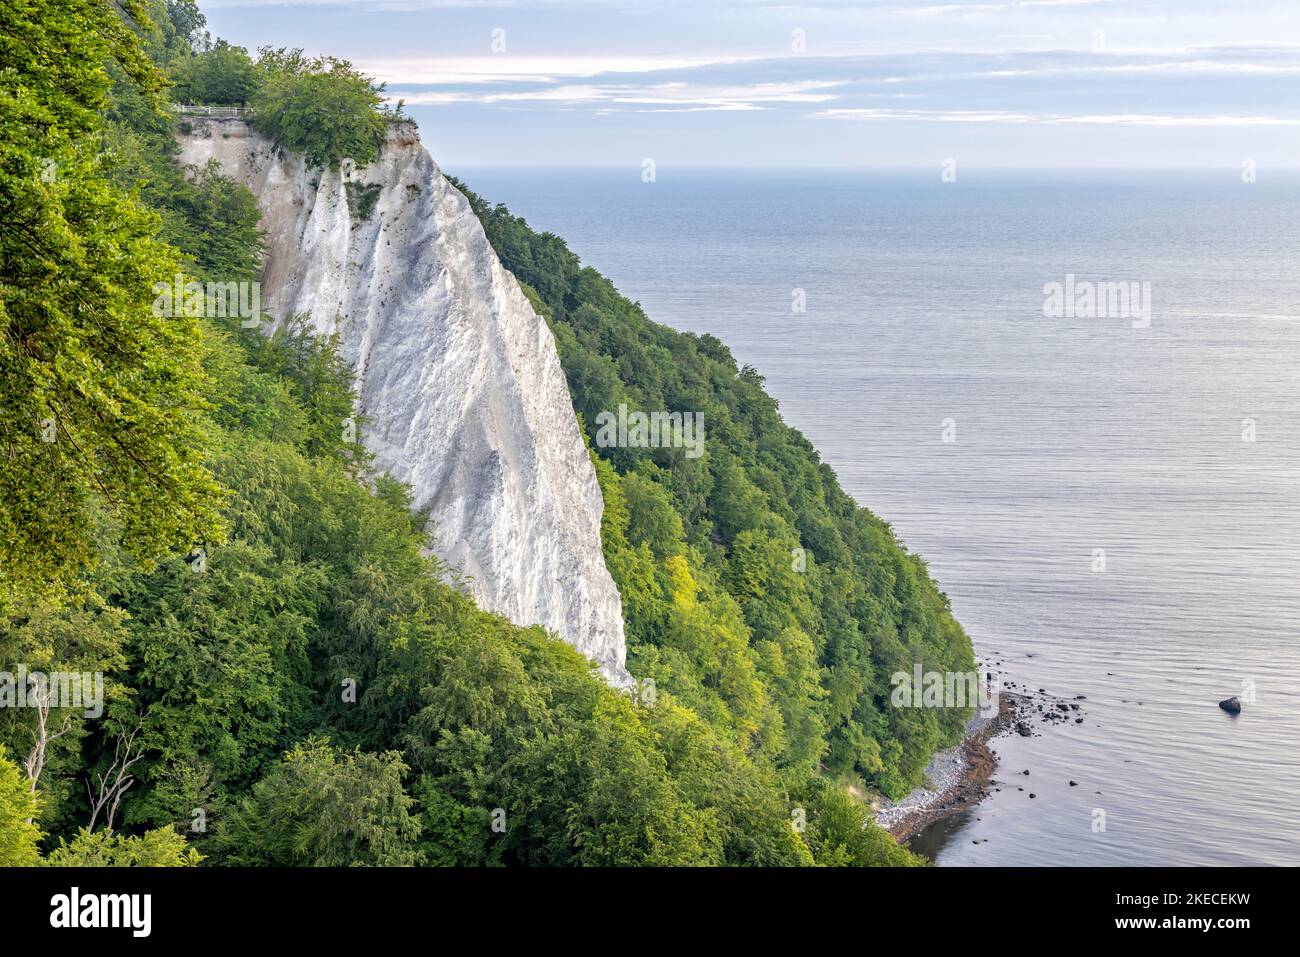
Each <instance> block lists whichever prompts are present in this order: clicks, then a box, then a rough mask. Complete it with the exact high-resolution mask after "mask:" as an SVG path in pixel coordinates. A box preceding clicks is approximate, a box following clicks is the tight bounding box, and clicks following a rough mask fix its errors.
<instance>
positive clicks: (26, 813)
mask: <svg viewBox="0 0 1300 957" xmlns="http://www.w3.org/2000/svg"><path fill="white" fill-rule="evenodd" d="M27 785H28V781H27V778H26V777H25V776H24V775H23V773H22V771H20V770H19V769H18V766H17V765H16V764H14V763H13V762H12V761H10V760H9V759H8V758H7V757H5V748H4V745H3V744H0V867H26V866H30V865H32V864H36V863H39V861H40V857H41V855H40V851H39V849H38V844H39V842H40V839H41V832H40V829H39V828H37V827H36V825H35V824H34V823H33V820H32V819H33V818H35V817H36V816H37V814H38V813H39V811H40V802H39V801H38V800H37V799H36V795H35V794H33V793H32V792H31V790H30V789H29V788H28V786H27Z"/></svg>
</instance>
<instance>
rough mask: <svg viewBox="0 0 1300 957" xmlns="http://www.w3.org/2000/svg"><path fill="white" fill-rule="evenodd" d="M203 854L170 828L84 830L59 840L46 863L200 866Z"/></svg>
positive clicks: (94, 865) (108, 865)
mask: <svg viewBox="0 0 1300 957" xmlns="http://www.w3.org/2000/svg"><path fill="white" fill-rule="evenodd" d="M202 860H203V856H202V855H201V854H199V852H198V851H196V850H195V849H194V848H192V847H190V846H189V845H188V844H186V843H185V838H183V837H182V836H181V835H179V834H177V833H176V832H175V831H174V830H172V829H171V828H170V827H162V828H158V829H157V830H153V831H147V832H145V833H144V834H142V835H140V836H138V837H137V836H135V835H130V834H116V833H114V832H113V831H107V830H101V831H88V830H85V829H82V830H81V831H79V832H78V833H77V836H76V837H74V838H73V839H72V840H71V841H70V842H66V843H65V842H60V844H59V846H58V847H57V848H55V849H54V850H53V851H51V852H50V855H49V857H48V858H46V861H45V862H46V863H47V864H48V865H49V866H51V867H197V866H198V864H199V862H200V861H202Z"/></svg>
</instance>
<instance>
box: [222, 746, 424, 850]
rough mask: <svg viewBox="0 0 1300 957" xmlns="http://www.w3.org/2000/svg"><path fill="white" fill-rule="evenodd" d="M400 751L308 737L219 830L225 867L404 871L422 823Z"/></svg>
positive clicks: (232, 813) (263, 780) (271, 772)
mask: <svg viewBox="0 0 1300 957" xmlns="http://www.w3.org/2000/svg"><path fill="white" fill-rule="evenodd" d="M406 771H407V768H406V765H405V764H404V763H403V762H402V759H401V756H400V755H399V754H398V753H397V752H395V751H388V752H384V753H382V754H367V753H365V752H362V751H341V750H339V749H337V748H335V747H333V746H332V745H330V744H329V743H328V742H327V741H325V740H322V739H319V738H310V739H308V740H307V741H305V742H303V743H302V744H300V745H298V746H296V747H295V748H293V749H292V750H291V751H289V753H288V754H286V755H285V756H284V761H283V763H281V764H280V765H277V766H276V767H275V768H274V769H272V770H271V771H270V772H269V773H268V774H267V776H266V777H265V778H263V779H262V780H261V781H259V782H258V783H257V784H256V785H255V786H254V787H253V792H252V795H251V796H250V797H249V798H246V799H245V800H244V801H243V802H242V803H241V804H240V805H239V807H238V808H236V809H235V810H234V811H232V812H231V814H230V815H229V817H228V819H227V820H226V821H225V822H224V823H223V824H222V825H221V828H220V831H219V832H218V846H219V848H220V850H221V854H222V857H223V859H224V861H225V862H226V863H229V864H240V865H246V866H247V865H270V866H280V867H347V866H356V865H372V866H377V867H405V866H410V865H412V864H415V863H417V862H418V855H417V851H416V848H415V841H416V839H417V838H418V837H419V833H420V823H419V820H418V819H417V818H416V817H414V816H413V815H412V813H411V812H412V810H413V806H414V801H413V800H412V799H411V798H410V797H409V796H408V795H407V794H406V792H405V791H404V790H403V788H402V778H403V776H404V775H405V774H406Z"/></svg>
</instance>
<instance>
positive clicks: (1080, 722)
mask: <svg viewBox="0 0 1300 957" xmlns="http://www.w3.org/2000/svg"><path fill="white" fill-rule="evenodd" d="M1074 723H1075V724H1083V719H1082V718H1075V719H1074Z"/></svg>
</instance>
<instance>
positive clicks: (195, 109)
mask: <svg viewBox="0 0 1300 957" xmlns="http://www.w3.org/2000/svg"><path fill="white" fill-rule="evenodd" d="M172 111H173V112H175V113H176V114H177V115H178V116H206V117H208V118H209V119H213V120H251V119H252V118H253V108H252V107H251V106H202V105H197V104H194V103H173V104H172ZM384 119H385V120H386V121H387V122H389V123H393V124H401V123H410V124H414V123H415V120H413V119H412V118H411V117H409V116H394V115H392V114H386V115H385V116H384Z"/></svg>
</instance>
